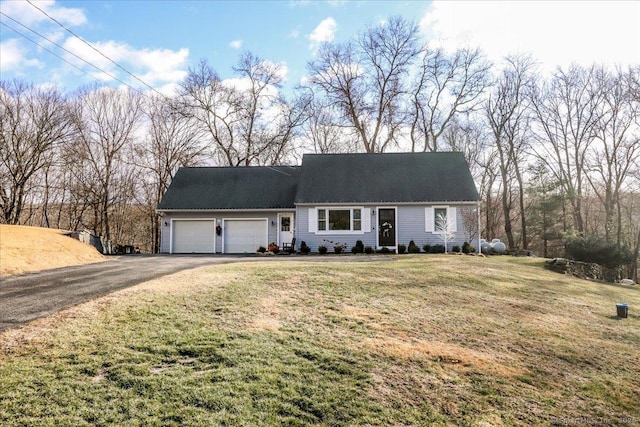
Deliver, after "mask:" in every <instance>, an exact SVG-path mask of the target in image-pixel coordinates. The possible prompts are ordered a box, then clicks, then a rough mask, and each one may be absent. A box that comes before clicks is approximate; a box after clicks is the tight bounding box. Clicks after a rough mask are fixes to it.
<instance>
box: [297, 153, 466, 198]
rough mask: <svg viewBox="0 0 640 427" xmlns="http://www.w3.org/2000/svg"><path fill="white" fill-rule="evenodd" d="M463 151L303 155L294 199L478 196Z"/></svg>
mask: <svg viewBox="0 0 640 427" xmlns="http://www.w3.org/2000/svg"><path fill="white" fill-rule="evenodd" d="M478 199H479V198H478V191H477V189H476V186H475V183H474V181H473V177H472V176H471V172H470V171H469V166H468V164H467V162H466V160H465V158H464V155H463V153H458V152H438V153H382V154H362V153H361V154H310V155H304V157H303V160H302V172H301V174H300V183H299V184H298V191H297V193H296V199H295V201H296V204H310V203H313V204H331V203H336V204H343V203H418V202H470V201H477V200H478Z"/></svg>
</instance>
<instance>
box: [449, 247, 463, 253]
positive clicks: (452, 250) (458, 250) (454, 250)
mask: <svg viewBox="0 0 640 427" xmlns="http://www.w3.org/2000/svg"><path fill="white" fill-rule="evenodd" d="M451 252H456V253H460V252H461V249H460V246H458V245H454V246H453V248H451Z"/></svg>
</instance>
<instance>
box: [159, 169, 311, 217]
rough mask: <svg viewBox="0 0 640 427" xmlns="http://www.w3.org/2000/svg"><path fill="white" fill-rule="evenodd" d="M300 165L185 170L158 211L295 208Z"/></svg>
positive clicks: (178, 175) (171, 187)
mask: <svg viewBox="0 0 640 427" xmlns="http://www.w3.org/2000/svg"><path fill="white" fill-rule="evenodd" d="M299 174H300V167H299V166H250V167H184V168H180V169H179V170H178V172H177V173H176V175H175V176H174V177H173V181H172V182H171V185H170V186H169V188H168V189H167V192H166V193H165V194H164V196H163V197H162V200H161V201H160V204H159V205H158V210H192V209H193V210H198V209H223V210H226V209H285V208H286V209H293V208H294V207H295V205H294V199H295V194H296V187H297V184H298V178H299Z"/></svg>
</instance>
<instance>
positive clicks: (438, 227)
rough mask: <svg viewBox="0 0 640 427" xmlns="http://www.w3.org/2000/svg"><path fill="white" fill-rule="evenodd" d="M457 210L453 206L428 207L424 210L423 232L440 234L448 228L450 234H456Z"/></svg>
mask: <svg viewBox="0 0 640 427" xmlns="http://www.w3.org/2000/svg"><path fill="white" fill-rule="evenodd" d="M456 212H457V209H456V208H455V207H454V206H429V207H426V208H425V231H426V232H427V233H442V232H444V230H445V229H447V228H448V230H449V231H450V232H454V233H455V232H457V231H458V230H457V228H458V226H457V224H456V221H457V218H458V217H457V213H456Z"/></svg>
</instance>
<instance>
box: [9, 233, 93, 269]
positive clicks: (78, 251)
mask: <svg viewBox="0 0 640 427" xmlns="http://www.w3.org/2000/svg"><path fill="white" fill-rule="evenodd" d="M64 232H65V231H64V230H58V229H53V228H42V227H28V226H23V225H6V224H0V276H8V275H13V274H24V273H31V272H34V271H40V270H47V269H50V268H59V267H69V266H73V265H82V264H91V263H95V262H102V261H105V257H104V256H103V255H102V254H100V253H99V252H98V251H97V250H96V249H95V248H94V247H93V246H91V245H87V244H86V243H82V242H80V241H78V240H75V239H72V238H71V237H67V236H65V235H64V234H63V233H64Z"/></svg>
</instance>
